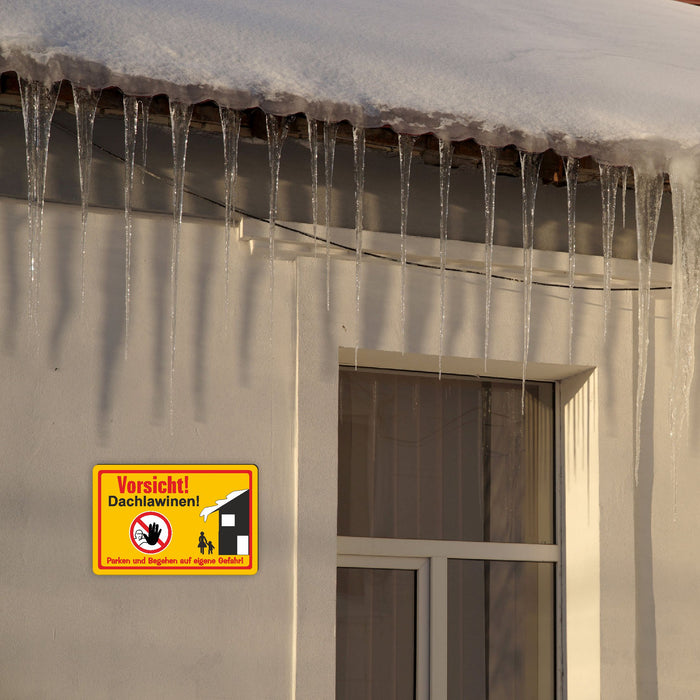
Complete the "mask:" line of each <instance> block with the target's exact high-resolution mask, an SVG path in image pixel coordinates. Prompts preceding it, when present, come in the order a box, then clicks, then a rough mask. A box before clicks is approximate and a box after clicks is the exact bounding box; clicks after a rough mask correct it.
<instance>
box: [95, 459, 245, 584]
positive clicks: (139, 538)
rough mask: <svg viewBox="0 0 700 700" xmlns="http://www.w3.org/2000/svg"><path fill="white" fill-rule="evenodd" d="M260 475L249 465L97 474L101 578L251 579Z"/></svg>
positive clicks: (106, 468)
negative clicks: (190, 576)
mask: <svg viewBox="0 0 700 700" xmlns="http://www.w3.org/2000/svg"><path fill="white" fill-rule="evenodd" d="M257 570H258V469H257V467H256V466H254V465H252V464H244V465H241V464H227V465H219V464H217V465H211V464H200V465H146V464H140V465H117V464H112V465H100V464H98V465H97V466H96V467H95V468H94V469H93V571H94V572H95V573H96V574H101V575H104V574H161V575H162V574H171V575H172V574H196V575H202V574H205V575H212V574H248V575H250V574H254V573H256V572H257Z"/></svg>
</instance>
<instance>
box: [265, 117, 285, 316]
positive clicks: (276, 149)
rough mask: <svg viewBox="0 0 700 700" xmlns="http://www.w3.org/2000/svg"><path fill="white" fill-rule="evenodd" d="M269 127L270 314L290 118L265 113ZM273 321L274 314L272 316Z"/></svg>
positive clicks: (273, 290)
mask: <svg viewBox="0 0 700 700" xmlns="http://www.w3.org/2000/svg"><path fill="white" fill-rule="evenodd" d="M265 124H266V127H267V156H268V160H269V164H270V217H269V218H270V223H269V229H268V239H269V257H270V314H272V301H273V298H274V292H275V226H276V224H277V202H278V195H279V179H280V162H281V160H282V146H283V145H284V140H285V139H286V138H287V130H288V128H289V120H288V119H287V117H277V116H275V115H274V114H266V115H265ZM270 322H272V316H271V317H270Z"/></svg>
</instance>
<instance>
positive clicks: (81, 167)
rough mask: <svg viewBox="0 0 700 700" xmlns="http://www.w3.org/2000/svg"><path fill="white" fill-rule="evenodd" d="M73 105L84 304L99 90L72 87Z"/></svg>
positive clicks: (81, 283)
mask: <svg viewBox="0 0 700 700" xmlns="http://www.w3.org/2000/svg"><path fill="white" fill-rule="evenodd" d="M72 87H73V105H74V106H75V124H76V132H77V141H78V174H79V176H80V210H81V217H80V220H81V225H82V236H81V245H80V303H81V304H84V303H85V254H86V251H87V218H88V201H89V199H90V169H91V166H92V133H93V128H94V126H95V115H96V113H97V103H98V102H99V100H100V94H101V92H102V91H101V90H91V89H90V88H84V87H80V86H79V85H73V86H72Z"/></svg>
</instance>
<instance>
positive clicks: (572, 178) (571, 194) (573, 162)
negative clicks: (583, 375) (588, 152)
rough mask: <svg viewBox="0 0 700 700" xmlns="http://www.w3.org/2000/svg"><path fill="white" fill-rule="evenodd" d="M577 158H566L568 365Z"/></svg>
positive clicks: (571, 333) (571, 342)
mask: <svg viewBox="0 0 700 700" xmlns="http://www.w3.org/2000/svg"><path fill="white" fill-rule="evenodd" d="M578 168H579V161H578V158H571V157H569V158H567V159H566V165H565V174H566V215H567V216H566V218H567V230H568V233H569V364H572V362H573V355H574V287H575V282H576V190H577V186H578Z"/></svg>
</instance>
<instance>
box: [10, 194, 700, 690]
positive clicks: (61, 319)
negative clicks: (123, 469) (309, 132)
mask: <svg viewBox="0 0 700 700" xmlns="http://www.w3.org/2000/svg"><path fill="white" fill-rule="evenodd" d="M560 203H561V202H560ZM543 214H546V212H543ZM550 214H551V212H550ZM552 215H553V214H552ZM557 216H560V215H559V214H557ZM79 222H80V212H79V210H78V209H77V208H76V207H73V206H64V205H50V206H48V207H47V211H46V217H45V229H44V249H43V258H42V294H41V317H40V336H39V339H38V341H35V340H34V337H33V336H32V333H31V331H30V327H29V324H28V322H27V320H26V301H27V289H26V286H27V285H26V275H25V272H24V271H25V269H26V250H27V244H26V205H25V203H24V202H22V201H20V200H11V199H3V200H2V201H0V231H1V232H2V237H3V241H4V243H3V245H2V247H1V248H0V258H1V259H2V262H1V263H0V269H2V270H3V274H2V275H1V276H0V329H1V331H2V337H1V343H2V361H1V362H0V386H2V387H3V397H4V400H3V401H2V402H1V404H0V412H1V419H0V431H1V432H0V436H1V442H0V444H2V446H3V466H2V470H1V472H0V479H1V482H0V483H1V486H0V514H1V515H0V518H1V523H2V527H1V528H0V539H1V541H2V548H1V550H0V551H2V556H3V565H2V567H1V568H0V571H1V573H0V582H1V585H2V592H3V595H2V602H0V610H1V611H2V612H1V615H2V620H3V631H4V635H3V637H4V639H5V640H6V642H5V645H4V648H3V654H2V655H0V678H2V679H3V680H2V686H3V694H6V695H7V696H8V697H17V698H29V697H90V698H99V697H133V696H136V695H141V696H144V697H183V698H185V697H187V698H191V697H207V698H216V697H222V698H223V697H231V696H233V697H241V698H271V699H277V698H286V697H296V698H300V699H301V698H304V699H306V698H318V699H319V700H323V699H325V698H329V697H332V696H333V693H334V663H335V654H334V649H335V642H334V618H335V598H334V597H335V560H336V539H335V527H336V463H337V441H336V435H337V382H338V373H337V367H338V363H339V362H340V361H343V362H348V361H350V362H351V361H352V359H353V355H354V353H353V347H354V344H355V338H356V333H357V330H358V329H357V327H356V317H355V269H354V261H353V259H352V258H351V257H349V258H347V259H337V260H334V261H333V264H332V266H331V267H332V270H331V282H332V289H331V299H332V305H331V311H330V312H327V311H326V309H325V261H324V259H323V257H322V256H320V257H318V258H314V257H312V256H309V255H308V254H309V252H310V250H312V248H311V249H309V248H308V247H307V248H302V249H300V250H301V253H302V256H301V257H297V258H296V259H291V258H292V255H293V254H292V252H290V251H291V248H290V249H286V248H284V247H283V246H281V247H280V255H281V257H280V259H278V260H277V261H276V262H275V269H274V307H273V311H272V324H270V318H271V316H270V306H269V299H270V277H269V269H268V262H267V249H266V245H265V244H264V243H263V244H261V243H260V242H259V241H258V240H256V238H257V235H256V236H253V239H254V240H252V241H250V242H249V243H245V242H242V241H241V242H237V243H234V245H232V256H233V257H232V260H231V270H232V272H231V295H230V298H231V302H230V307H229V310H228V324H227V323H226V318H227V316H226V310H225V308H224V299H223V288H224V283H223V227H222V225H221V224H220V223H219V222H211V221H208V222H207V221H202V220H195V219H192V220H188V221H186V223H185V225H184V227H183V232H182V239H181V240H182V252H181V257H180V273H179V280H180V286H179V290H178V323H177V331H178V334H177V355H176V377H175V406H174V408H175V420H174V433H173V435H171V434H170V432H169V428H168V422H169V420H168V371H169V347H168V332H169V307H168V299H169V294H168V284H169V250H170V224H171V220H170V218H169V217H167V216H155V215H153V216H147V215H140V216H137V217H136V219H135V232H134V253H133V266H134V270H133V279H132V318H131V326H130V331H129V356H128V359H124V350H123V341H124V299H123V296H124V276H123V252H124V250H123V248H124V244H123V215H122V213H121V212H119V211H107V210H102V211H98V210H94V211H92V212H91V214H90V233H89V246H88V252H87V260H88V263H87V293H86V300H85V305H84V307H83V308H82V315H81V303H80V226H79ZM243 227H244V230H243V233H244V235H245V234H246V230H247V228H249V229H251V230H253V229H255V227H254V225H253V224H252V223H251V222H248V221H247V220H246V221H244V224H243ZM432 244H435V245H436V242H435V241H432V242H431V245H432ZM469 245H470V244H467V243H462V244H460V243H454V246H453V247H452V248H451V249H450V251H451V255H455V256H457V257H460V256H462V252H463V251H464V255H465V256H467V257H468V254H469V251H468V250H467V248H463V247H462V246H467V247H468V246H469ZM284 256H286V257H284ZM537 260H538V261H539V263H541V264H542V265H543V266H544V267H562V264H561V263H562V260H561V257H560V256H558V255H557V254H542V255H540V256H538V258H537ZM536 264H537V263H536ZM407 275H408V277H407V290H408V294H407V300H406V303H407V318H408V322H407V327H406V346H405V350H406V352H405V354H402V344H401V324H400V288H401V279H400V268H399V266H398V265H395V264H389V263H385V262H377V261H372V260H370V259H368V260H367V261H366V263H365V265H364V267H363V274H362V304H361V315H360V326H359V338H360V348H361V350H360V353H359V361H360V363H366V364H369V365H377V364H383V365H384V366H394V367H398V368H400V367H406V368H412V369H429V370H436V369H437V359H436V358H437V354H438V348H439V319H440V310H439V296H440V283H439V277H438V275H437V274H436V272H435V271H432V270H427V269H417V268H411V269H409V271H408V272H407ZM446 292H447V294H446V298H447V314H446V329H445V334H444V347H445V355H446V357H445V358H444V362H443V371H445V372H469V373H481V372H482V371H483V362H482V361H480V360H479V359H478V358H479V357H480V356H481V355H482V352H483V278H482V277H480V276H478V275H471V274H461V273H454V274H450V275H449V276H448V280H447V285H446ZM575 314H576V321H575V322H576V329H577V337H576V345H575V353H574V362H575V365H574V366H569V365H568V364H567V340H568V339H567V332H566V329H567V324H568V304H567V290H566V289H565V288H554V287H536V288H535V289H534V292H533V307H532V337H531V343H530V357H531V361H532V364H531V365H530V368H529V376H531V377H532V378H534V379H551V380H562V384H561V403H562V411H561V416H562V426H561V435H562V440H561V442H562V444H561V449H560V453H561V456H562V462H563V471H564V476H563V478H564V486H563V489H564V493H565V501H566V513H565V523H564V525H565V531H566V549H565V554H566V578H567V599H566V645H567V653H568V675H567V678H568V697H569V698H571V699H576V700H578V699H579V698H597V697H604V698H633V697H640V698H655V697H667V698H675V697H693V696H694V695H696V694H697V688H700V670H698V668H697V664H696V663H695V660H696V659H697V658H698V655H699V653H700V633H699V632H698V629H700V610H699V609H698V606H697V604H696V601H695V599H694V598H695V594H694V591H696V590H697V587H698V585H699V584H700V564H699V563H698V560H697V557H695V556H694V552H693V547H692V544H693V541H694V532H695V531H696V530H697V529H698V525H700V522H699V520H700V516H699V515H698V511H697V509H696V508H695V507H694V503H695V500H696V497H695V494H696V493H698V488H699V487H700V483H699V482H698V476H697V475H696V473H695V471H694V469H693V465H694V462H695V461H696V460H694V459H693V451H694V450H696V449H697V440H698V437H697V436H695V435H694V436H693V442H691V445H690V447H689V448H688V450H687V451H685V452H684V453H683V455H682V457H681V459H680V461H679V463H678V474H679V479H680V488H679V490H678V499H677V512H678V515H677V519H676V520H675V521H674V519H673V512H674V511H673V503H674V497H673V480H672V475H671V465H670V458H669V455H670V443H669V439H668V436H667V432H668V431H667V413H666V406H667V402H668V387H669V385H670V328H669V326H670V322H669V315H670V292H667V291H662V292H657V293H656V295H655V304H654V314H655V316H654V323H653V324H652V330H653V337H652V344H651V346H650V348H651V349H650V368H649V375H648V381H647V396H646V402H645V411H644V430H643V436H644V438H643V444H642V450H643V451H642V462H641V473H640V483H639V486H638V487H635V485H634V476H633V464H634V459H633V457H634V456H633V444H634V440H633V434H634V423H633V414H634V392H635V389H634V378H635V352H636V306H635V297H634V294H633V293H631V292H624V291H620V292H615V294H614V295H613V308H612V312H611V317H610V327H609V332H608V338H607V341H604V340H603V326H602V296H601V294H600V292H597V291H581V290H579V291H577V292H576V306H575ZM491 319H492V320H491V324H492V325H491V343H490V347H491V349H492V356H493V361H492V362H490V363H489V373H491V374H494V375H498V376H511V377H519V375H520V359H521V352H522V350H521V348H522V293H521V287H520V285H519V284H518V283H517V282H510V281H506V280H497V281H495V287H494V298H493V310H492V317H491ZM271 328H272V336H271V335H270V329H271ZM35 346H38V349H37V350H35ZM698 408H700V407H697V406H696V412H695V415H696V416H697V415H699V414H698V413H697V409H698ZM149 462H153V463H202V462H209V463H232V462H234V463H235V462H242V463H248V462H250V463H255V464H257V465H258V466H259V468H260V537H261V540H260V570H259V573H258V574H257V575H255V576H253V577H215V576H214V577H191V578H188V577H186V576H182V577H170V576H167V577H163V576H158V577H129V576H126V577H98V576H95V575H93V573H92V572H91V505H90V504H91V491H90V489H91V469H92V466H93V465H94V464H98V463H149ZM7 640H12V643H9V642H8V641H7Z"/></svg>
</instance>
